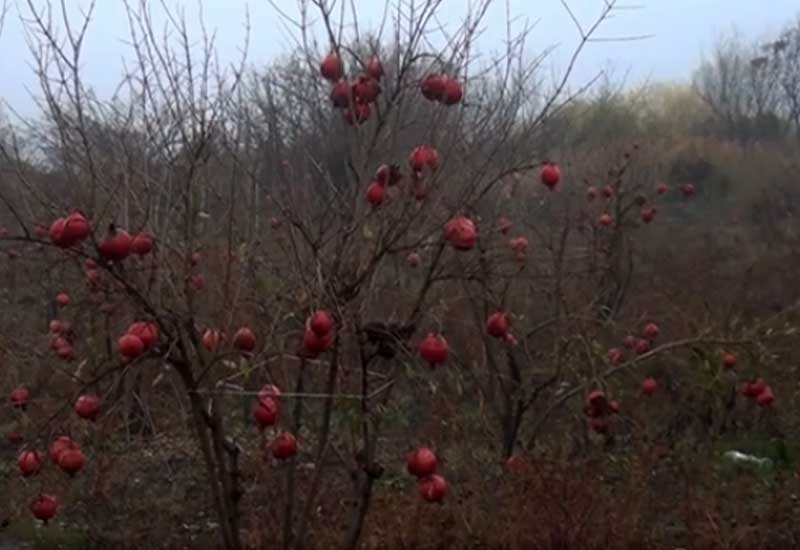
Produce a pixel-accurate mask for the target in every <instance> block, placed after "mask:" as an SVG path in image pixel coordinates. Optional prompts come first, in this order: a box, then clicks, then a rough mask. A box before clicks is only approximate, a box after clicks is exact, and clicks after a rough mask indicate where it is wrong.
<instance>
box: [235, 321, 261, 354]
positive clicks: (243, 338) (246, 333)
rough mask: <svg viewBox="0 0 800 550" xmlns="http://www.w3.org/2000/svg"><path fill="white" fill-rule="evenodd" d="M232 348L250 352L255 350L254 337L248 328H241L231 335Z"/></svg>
mask: <svg viewBox="0 0 800 550" xmlns="http://www.w3.org/2000/svg"><path fill="white" fill-rule="evenodd" d="M233 347H234V348H236V349H238V350H239V351H244V352H248V353H249V352H251V351H253V350H254V349H256V335H255V333H254V332H253V330H252V329H251V328H250V327H241V328H240V329H239V330H237V331H236V333H235V334H234V335H233Z"/></svg>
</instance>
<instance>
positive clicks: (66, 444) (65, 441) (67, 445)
mask: <svg viewBox="0 0 800 550" xmlns="http://www.w3.org/2000/svg"><path fill="white" fill-rule="evenodd" d="M76 448H77V449H80V447H79V446H78V444H77V443H75V442H74V441H73V440H72V439H70V438H69V437H67V436H65V435H62V436H59V437H58V438H56V440H55V441H53V443H51V444H50V448H49V449H48V451H47V454H48V455H49V457H50V460H52V461H53V463H54V464H56V465H58V460H59V458H60V457H61V453H62V452H64V451H65V450H67V449H76Z"/></svg>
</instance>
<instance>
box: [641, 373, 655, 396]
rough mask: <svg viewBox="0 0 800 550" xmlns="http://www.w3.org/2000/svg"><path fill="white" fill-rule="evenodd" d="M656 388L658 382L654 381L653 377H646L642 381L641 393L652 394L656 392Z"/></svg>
mask: <svg viewBox="0 0 800 550" xmlns="http://www.w3.org/2000/svg"><path fill="white" fill-rule="evenodd" d="M657 389H658V382H656V379H655V378H653V377H648V378H645V379H644V380H643V381H642V393H643V394H644V395H648V396H649V395H653V394H654V393H656V390H657Z"/></svg>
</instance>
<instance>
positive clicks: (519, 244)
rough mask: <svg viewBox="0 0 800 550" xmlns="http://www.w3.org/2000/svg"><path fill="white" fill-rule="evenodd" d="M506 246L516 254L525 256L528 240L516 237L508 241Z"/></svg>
mask: <svg viewBox="0 0 800 550" xmlns="http://www.w3.org/2000/svg"><path fill="white" fill-rule="evenodd" d="M508 246H509V247H511V250H512V251H513V252H516V253H517V254H525V252H527V251H528V239H527V238H526V237H516V238H514V239H510V240H509V241H508Z"/></svg>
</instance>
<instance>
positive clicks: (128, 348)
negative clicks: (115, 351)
mask: <svg viewBox="0 0 800 550" xmlns="http://www.w3.org/2000/svg"><path fill="white" fill-rule="evenodd" d="M117 345H118V347H119V353H120V355H122V356H123V357H124V358H126V359H136V358H137V357H139V356H140V355H142V354H143V353H144V342H142V339H141V338H139V337H138V336H136V335H135V334H125V335H123V336H122V337H120V339H119V340H118V341H117Z"/></svg>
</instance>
